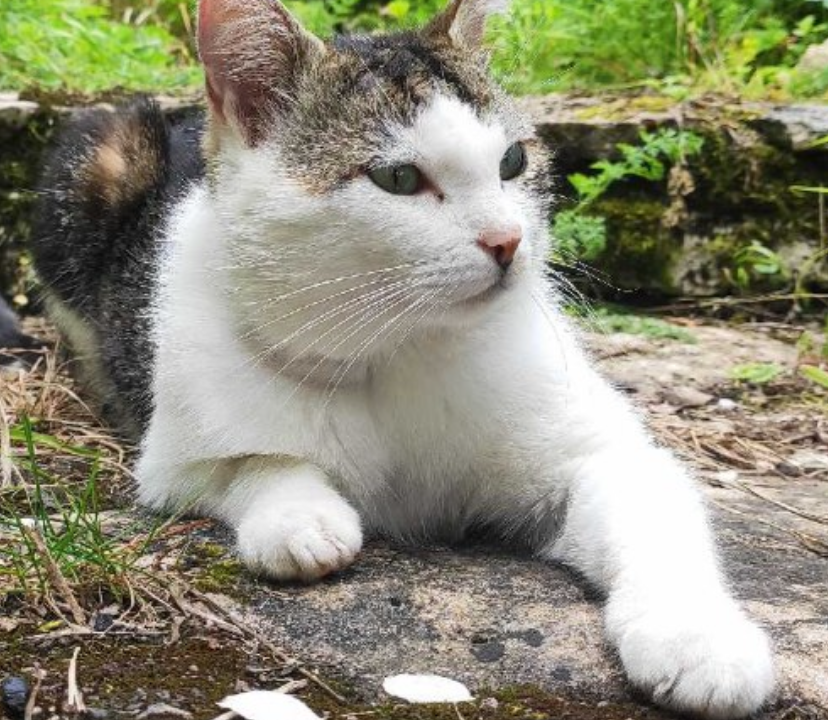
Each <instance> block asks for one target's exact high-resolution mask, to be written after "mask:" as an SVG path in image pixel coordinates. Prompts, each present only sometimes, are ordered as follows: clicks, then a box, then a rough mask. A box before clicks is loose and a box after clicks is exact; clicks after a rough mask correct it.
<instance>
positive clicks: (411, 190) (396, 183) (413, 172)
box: [368, 165, 423, 195]
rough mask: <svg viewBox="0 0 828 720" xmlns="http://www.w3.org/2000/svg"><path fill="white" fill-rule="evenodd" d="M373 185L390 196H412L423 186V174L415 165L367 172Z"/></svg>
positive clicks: (382, 168) (396, 166) (395, 166)
mask: <svg viewBox="0 0 828 720" xmlns="http://www.w3.org/2000/svg"><path fill="white" fill-rule="evenodd" d="M368 177H369V178H371V180H372V181H373V182H374V184H375V185H377V186H378V187H381V188H382V189H383V190H385V192H389V193H391V194H392V195H414V194H415V193H417V192H419V191H420V190H421V189H422V186H423V174H422V173H421V172H420V170H419V169H418V168H417V166H416V165H394V166H391V167H381V168H376V169H374V170H370V171H369V172H368Z"/></svg>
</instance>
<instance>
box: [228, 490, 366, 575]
mask: <svg viewBox="0 0 828 720" xmlns="http://www.w3.org/2000/svg"><path fill="white" fill-rule="evenodd" d="M237 532H238V549H239V554H240V555H241V558H242V560H243V561H244V562H245V563H246V564H247V565H248V566H249V567H251V568H252V569H254V570H256V571H257V572H260V573H262V574H264V575H267V576H269V577H272V578H275V579H277V580H304V581H306V582H309V581H312V580H318V579H319V578H322V577H324V576H325V575H329V574H331V573H334V572H337V571H338V570H343V569H344V568H346V567H348V566H349V565H350V564H351V563H352V562H353V561H354V559H355V558H356V556H357V554H358V553H359V551H360V550H361V548H362V529H361V527H360V522H359V515H357V513H356V511H355V510H354V509H353V508H352V507H351V506H350V505H348V504H347V503H346V502H345V501H344V500H341V499H339V498H336V499H333V498H331V499H326V500H324V501H321V502H320V501H318V500H317V502H315V503H314V504H313V506H310V505H304V504H298V503H297V504H290V503H289V504H285V505H280V506H279V507H278V508H273V509H271V510H269V511H268V510H264V511H258V512H254V513H251V514H250V515H249V516H248V517H246V518H245V519H244V520H243V521H242V523H241V524H240V525H239V526H238V528H237Z"/></svg>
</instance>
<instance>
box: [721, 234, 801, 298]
mask: <svg viewBox="0 0 828 720" xmlns="http://www.w3.org/2000/svg"><path fill="white" fill-rule="evenodd" d="M732 262H733V269H732V274H731V278H732V280H733V282H734V283H735V284H736V286H737V287H739V288H740V289H742V290H747V289H748V288H750V287H751V286H752V285H753V284H754V283H755V282H756V281H757V279H759V278H764V279H768V278H772V277H775V278H780V279H784V278H786V277H788V275H789V270H788V268H787V266H786V265H785V263H784V262H783V261H782V259H781V258H780V257H779V255H778V254H777V253H776V252H774V251H773V250H771V249H770V248H768V247H765V245H763V244H762V243H760V242H758V241H756V240H754V241H753V242H751V243H750V245H747V246H745V247H743V248H740V249H739V250H737V251H736V252H735V253H734V255H733V261H732Z"/></svg>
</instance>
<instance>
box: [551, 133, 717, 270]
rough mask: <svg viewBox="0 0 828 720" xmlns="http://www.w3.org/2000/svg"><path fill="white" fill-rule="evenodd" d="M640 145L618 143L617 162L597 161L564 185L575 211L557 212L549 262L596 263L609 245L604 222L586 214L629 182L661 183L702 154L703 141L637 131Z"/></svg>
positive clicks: (691, 135) (696, 137)
mask: <svg viewBox="0 0 828 720" xmlns="http://www.w3.org/2000/svg"><path fill="white" fill-rule="evenodd" d="M639 137H640V139H641V144H640V145H630V144H629V143H619V144H618V146H617V150H618V152H619V154H620V157H619V158H618V159H617V160H599V161H598V162H596V163H593V164H592V165H591V168H592V169H593V170H595V171H596V172H595V173H593V174H591V175H586V174H584V173H575V174H573V175H570V176H569V178H568V180H569V182H570V184H571V185H572V186H573V187H574V188H575V191H576V193H577V195H578V199H577V201H576V203H575V205H574V206H573V207H571V208H567V209H564V210H561V211H560V212H558V214H557V215H556V217H555V221H554V224H553V230H552V234H553V237H554V241H555V242H554V245H553V251H552V255H553V260H558V261H563V262H566V261H567V260H570V259H578V260H585V261H591V260H595V259H596V258H597V257H599V256H600V255H601V253H602V252H603V251H604V250H605V248H606V244H607V227H606V220H605V219H604V218H603V217H600V216H597V215H591V214H589V213H588V212H586V211H587V210H588V209H589V208H590V206H591V205H592V204H593V203H594V202H595V201H596V200H598V199H599V198H600V197H602V196H603V195H604V194H605V193H606V192H607V191H608V190H609V188H610V187H611V186H612V185H613V184H615V183H617V182H619V181H621V180H625V179H628V178H641V179H643V180H647V181H650V182H657V181H660V180H663V179H664V177H665V174H666V173H667V169H668V167H670V166H674V165H676V164H678V163H683V162H685V161H686V159H687V158H688V157H691V156H693V155H697V154H698V153H699V152H701V149H702V146H703V144H704V139H703V138H702V137H701V136H699V135H696V134H695V133H693V132H690V131H686V130H674V129H672V128H663V129H661V130H658V131H657V132H654V133H650V132H647V131H641V133H640V135H639Z"/></svg>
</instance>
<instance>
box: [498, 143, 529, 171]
mask: <svg viewBox="0 0 828 720" xmlns="http://www.w3.org/2000/svg"><path fill="white" fill-rule="evenodd" d="M524 170H526V148H524V147H523V143H521V142H516V143H515V144H514V145H512V146H511V147H510V148H509V149H508V150H507V151H506V154H505V155H504V156H503V159H502V160H501V161H500V179H501V180H512V179H514V178H516V177H517V176H518V175H522V174H523V171H524Z"/></svg>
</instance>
